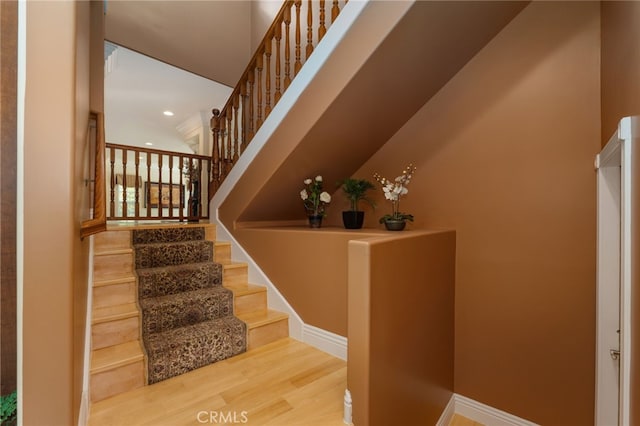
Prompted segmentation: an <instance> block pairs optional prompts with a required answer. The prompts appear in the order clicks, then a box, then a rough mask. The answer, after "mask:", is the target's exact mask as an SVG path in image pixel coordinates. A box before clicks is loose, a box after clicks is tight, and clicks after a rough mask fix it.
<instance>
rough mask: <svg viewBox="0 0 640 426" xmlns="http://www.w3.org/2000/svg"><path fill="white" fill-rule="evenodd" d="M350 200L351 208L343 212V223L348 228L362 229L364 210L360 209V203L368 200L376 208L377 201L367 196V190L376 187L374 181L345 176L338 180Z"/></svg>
mask: <svg viewBox="0 0 640 426" xmlns="http://www.w3.org/2000/svg"><path fill="white" fill-rule="evenodd" d="M338 185H339V186H341V187H342V191H343V192H344V194H345V196H346V197H347V199H348V200H349V203H350V205H351V209H350V210H346V211H343V212H342V223H343V224H344V227H345V228H346V229H360V228H362V224H363V223H364V211H361V210H358V203H359V202H360V201H366V202H367V203H369V205H371V207H372V208H375V203H374V202H373V201H372V200H371V199H369V198H368V197H367V191H368V190H370V189H374V188H375V186H374V185H373V183H371V182H369V181H368V180H365V179H356V178H350V177H349V178H345V179H343V180H341V181H340V182H338Z"/></svg>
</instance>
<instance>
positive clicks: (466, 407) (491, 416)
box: [438, 393, 538, 426]
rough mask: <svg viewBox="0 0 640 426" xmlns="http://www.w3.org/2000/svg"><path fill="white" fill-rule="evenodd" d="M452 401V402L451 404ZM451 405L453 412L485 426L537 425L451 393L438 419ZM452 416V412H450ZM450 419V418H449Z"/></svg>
mask: <svg viewBox="0 0 640 426" xmlns="http://www.w3.org/2000/svg"><path fill="white" fill-rule="evenodd" d="M452 403H453V404H452ZM451 405H453V411H454V413H455V414H460V415H461V416H464V417H466V418H468V419H471V420H473V421H475V422H478V423H482V424H484V425H487V426H538V425H537V424H536V423H533V422H530V421H529V420H525V419H522V418H520V417H517V416H514V415H513V414H509V413H507V412H505V411H502V410H498V409H497V408H493V407H490V406H488V405H486V404H483V403H481V402H478V401H474V400H473V399H471V398H467V397H466V396H462V395H458V394H455V393H454V394H453V395H452V396H451V400H449V404H447V408H445V410H444V412H443V413H442V417H441V418H440V420H441V421H442V420H443V419H444V417H445V414H446V413H448V412H450V411H451V408H450V406H451ZM450 416H451V417H453V413H451V414H450ZM449 421H451V418H449ZM448 424H449V423H448V422H447V423H440V422H438V426H447V425H448Z"/></svg>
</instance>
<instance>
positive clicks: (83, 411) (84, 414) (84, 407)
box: [78, 391, 89, 426]
mask: <svg viewBox="0 0 640 426" xmlns="http://www.w3.org/2000/svg"><path fill="white" fill-rule="evenodd" d="M88 423H89V392H87V391H84V392H82V397H81V400H80V413H79V414H78V426H86V425H87V424H88Z"/></svg>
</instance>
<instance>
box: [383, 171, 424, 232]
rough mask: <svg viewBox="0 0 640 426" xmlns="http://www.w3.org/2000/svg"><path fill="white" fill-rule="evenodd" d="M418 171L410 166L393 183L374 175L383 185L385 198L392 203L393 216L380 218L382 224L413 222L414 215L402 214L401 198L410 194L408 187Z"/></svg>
mask: <svg viewBox="0 0 640 426" xmlns="http://www.w3.org/2000/svg"><path fill="white" fill-rule="evenodd" d="M415 171H416V167H415V166H414V165H413V164H409V165H408V166H407V167H406V168H405V169H404V170H403V171H402V174H401V175H400V176H398V177H396V178H395V179H394V180H393V181H391V180H389V179H387V178H385V177H382V176H380V175H379V174H378V173H374V175H373V177H374V178H375V179H376V181H378V183H379V184H380V185H382V192H384V197H385V198H386V199H387V200H389V201H391V209H392V213H391V214H386V215H384V216H382V217H381V218H380V223H384V222H385V221H387V220H408V221H410V222H413V215H411V214H409V213H402V212H400V198H402V197H403V196H405V195H407V193H409V189H407V185H409V182H411V178H412V177H413V174H414V173H415Z"/></svg>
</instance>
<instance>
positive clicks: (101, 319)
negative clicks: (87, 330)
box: [91, 303, 140, 325]
mask: <svg viewBox="0 0 640 426" xmlns="http://www.w3.org/2000/svg"><path fill="white" fill-rule="evenodd" d="M115 306H127V307H129V308H132V309H131V310H123V311H122V312H119V313H116V314H110V315H99V314H100V312H96V311H100V310H106V309H109V308H113V307H114V306H106V307H101V308H96V309H94V310H93V312H92V315H91V325H95V324H102V323H105V322H110V321H118V320H123V319H127V318H134V317H137V316H139V315H140V312H139V310H138V306H137V304H136V303H123V304H121V305H115ZM97 314H98V315H97Z"/></svg>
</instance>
